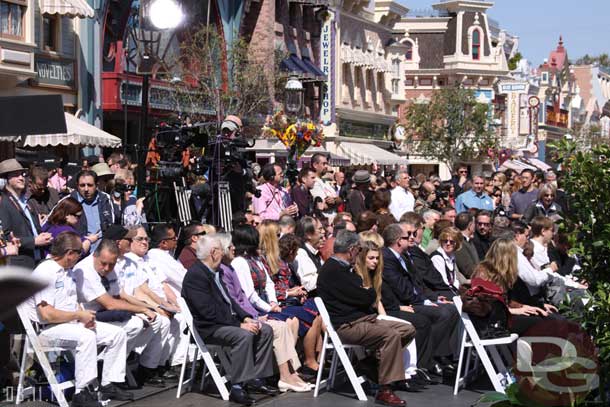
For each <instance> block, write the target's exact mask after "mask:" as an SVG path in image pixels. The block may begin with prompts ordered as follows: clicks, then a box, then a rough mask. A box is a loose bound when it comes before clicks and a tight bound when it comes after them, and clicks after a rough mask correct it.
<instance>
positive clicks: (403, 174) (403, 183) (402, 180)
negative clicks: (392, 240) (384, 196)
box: [388, 170, 415, 219]
mask: <svg viewBox="0 0 610 407" xmlns="http://www.w3.org/2000/svg"><path fill="white" fill-rule="evenodd" d="M394 179H395V180H396V188H394V189H393V190H392V198H391V201H390V207H389V208H388V209H390V212H392V215H394V218H396V219H400V217H401V216H402V214H403V213H405V212H411V211H413V208H415V197H414V196H413V194H412V193H411V192H410V191H409V180H410V179H411V177H409V173H408V172H407V170H400V171H398V172H397V173H396V175H395V176H394Z"/></svg>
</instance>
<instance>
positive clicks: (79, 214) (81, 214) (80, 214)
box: [70, 212, 83, 218]
mask: <svg viewBox="0 0 610 407" xmlns="http://www.w3.org/2000/svg"><path fill="white" fill-rule="evenodd" d="M70 215H72V216H76V217H77V218H80V217H81V216H83V213H82V212H79V213H71V214H70Z"/></svg>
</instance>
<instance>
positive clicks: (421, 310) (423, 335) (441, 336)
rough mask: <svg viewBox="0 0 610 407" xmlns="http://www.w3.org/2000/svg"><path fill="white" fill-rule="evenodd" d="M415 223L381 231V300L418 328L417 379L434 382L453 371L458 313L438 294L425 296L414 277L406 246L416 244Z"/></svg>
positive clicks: (389, 227)
mask: <svg viewBox="0 0 610 407" xmlns="http://www.w3.org/2000/svg"><path fill="white" fill-rule="evenodd" d="M419 227H420V223H419V222H418V221H417V220H415V218H413V219H411V220H408V222H406V223H401V224H394V225H390V226H388V227H386V229H385V230H384V231H383V239H384V242H385V244H386V247H384V248H383V249H382V254H383V286H382V302H383V306H384V308H385V309H386V312H387V313H388V315H392V316H395V317H397V318H401V319H405V320H406V321H409V322H411V323H412V324H413V325H415V328H416V329H417V331H418V332H419V335H417V336H416V341H415V343H416V345H417V349H418V352H417V353H418V367H419V368H422V369H425V370H424V372H423V373H424V375H422V376H423V378H420V380H422V379H423V380H422V381H424V383H425V381H428V382H430V383H438V382H440V381H441V380H440V378H441V377H442V376H443V375H444V374H453V373H454V372H455V366H454V365H453V362H452V357H453V354H454V351H455V350H456V349H457V345H458V333H459V325H458V323H459V320H460V317H459V315H458V313H457V312H456V311H455V307H454V306H453V305H452V304H444V303H442V302H439V298H438V296H430V297H428V296H427V295H426V287H425V286H423V285H421V284H420V282H419V281H418V278H417V270H416V267H415V264H414V261H413V258H412V255H411V253H410V249H411V248H414V247H415V246H417V244H418V240H417V236H418V234H419ZM432 271H434V272H435V273H437V274H438V272H436V270H432ZM428 295H430V294H428Z"/></svg>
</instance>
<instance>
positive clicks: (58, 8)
mask: <svg viewBox="0 0 610 407" xmlns="http://www.w3.org/2000/svg"><path fill="white" fill-rule="evenodd" d="M40 13H41V14H59V15H62V16H68V17H80V18H86V17H89V18H93V17H94V16H95V11H93V9H92V8H91V6H90V5H89V4H88V3H87V1H86V0H40Z"/></svg>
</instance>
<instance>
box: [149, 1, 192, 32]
mask: <svg viewBox="0 0 610 407" xmlns="http://www.w3.org/2000/svg"><path fill="white" fill-rule="evenodd" d="M148 15H149V18H150V22H151V23H152V24H153V25H154V26H155V27H156V28H157V29H159V30H170V29H173V28H176V27H178V26H179V25H180V23H181V22H182V19H183V18H184V14H182V7H180V5H179V4H178V3H177V2H175V1H174V0H153V1H152V2H151V3H150V8H149V10H148Z"/></svg>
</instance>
